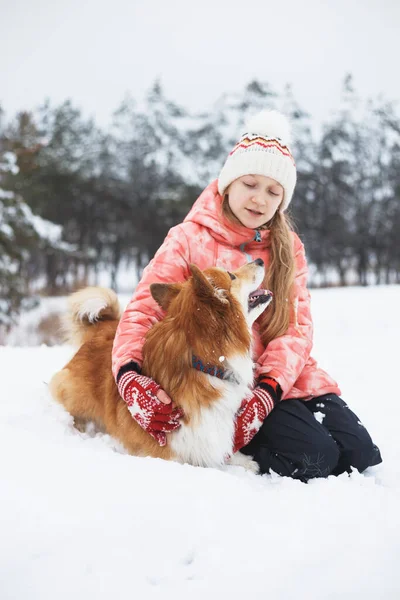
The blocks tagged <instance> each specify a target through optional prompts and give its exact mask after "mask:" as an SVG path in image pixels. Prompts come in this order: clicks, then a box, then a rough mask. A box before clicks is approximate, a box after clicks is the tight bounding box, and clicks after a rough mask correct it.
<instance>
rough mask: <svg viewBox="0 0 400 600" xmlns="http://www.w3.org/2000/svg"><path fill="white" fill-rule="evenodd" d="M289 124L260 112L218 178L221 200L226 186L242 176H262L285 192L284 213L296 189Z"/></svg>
mask: <svg viewBox="0 0 400 600" xmlns="http://www.w3.org/2000/svg"><path fill="white" fill-rule="evenodd" d="M290 142H291V139H290V123H289V121H288V119H287V118H286V117H285V115H283V114H282V113H279V112H278V111H276V110H263V111H261V112H260V113H258V114H256V115H255V116H254V117H253V118H252V119H250V121H249V122H248V123H247V126H246V133H245V134H243V135H242V137H241V138H240V140H239V141H238V143H237V144H236V145H235V147H234V148H233V150H232V152H231V153H230V154H229V156H228V158H227V159H226V161H225V164H224V166H223V167H222V170H221V173H220V174H219V177H218V192H219V193H220V194H221V196H223V195H224V192H225V190H226V188H227V187H228V185H229V184H230V183H232V181H234V180H235V179H237V178H238V177H242V176H243V175H265V176H266V177H271V178H272V179H275V180H276V181H277V182H278V183H280V184H281V186H282V187H283V189H284V196H283V202H282V206H281V210H286V209H287V207H288V206H289V203H290V201H291V199H292V196H293V191H294V187H295V185H296V164H295V162H294V158H293V156H292V154H291V152H290V150H289V148H288V144H290Z"/></svg>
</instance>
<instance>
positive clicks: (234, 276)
mask: <svg viewBox="0 0 400 600" xmlns="http://www.w3.org/2000/svg"><path fill="white" fill-rule="evenodd" d="M228 275H229V277H230V278H231V279H232V280H233V279H236V275H234V274H233V273H229V271H228Z"/></svg>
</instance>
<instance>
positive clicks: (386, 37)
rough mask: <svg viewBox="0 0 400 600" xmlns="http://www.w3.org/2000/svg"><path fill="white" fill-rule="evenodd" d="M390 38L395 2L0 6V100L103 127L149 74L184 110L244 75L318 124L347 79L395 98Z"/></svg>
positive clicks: (397, 11) (394, 38) (395, 46)
mask: <svg viewBox="0 0 400 600" xmlns="http://www.w3.org/2000/svg"><path fill="white" fill-rule="evenodd" d="M399 40H400V0H337V1H335V0H328V1H324V0H274V1H270V0H240V1H239V0H197V1H196V2H193V1H191V0H142V1H138V0H112V1H106V0H41V1H39V0H12V1H10V0H0V105H2V106H3V108H5V110H6V112H7V115H11V114H13V113H14V112H15V111H17V110H19V109H32V108H34V107H35V106H37V105H38V104H39V103H41V102H42V101H43V100H44V98H45V97H46V96H48V97H50V98H51V99H52V100H54V102H62V101H63V100H65V99H66V98H68V97H70V98H72V99H73V100H74V102H75V103H76V104H77V105H79V106H80V107H81V108H83V109H84V111H85V113H86V114H91V115H93V116H94V117H95V118H96V120H97V121H98V123H99V124H101V125H106V124H107V122H108V119H109V118H110V115H111V112H112V111H113V110H114V109H115V108H117V106H118V104H119V103H120V102H121V101H122V99H123V97H124V94H125V93H126V92H131V93H132V95H133V96H134V97H139V98H140V97H143V94H144V93H145V91H146V90H147V89H148V88H149V86H150V85H151V84H152V83H153V82H154V80H155V79H156V78H160V79H161V81H162V83H163V85H164V89H165V91H166V93H167V95H168V96H169V97H171V98H172V99H174V100H176V101H177V102H178V103H181V104H183V105H184V106H186V107H187V108H190V109H193V110H202V109H207V108H209V107H210V106H211V104H212V103H213V101H214V100H216V99H217V98H218V97H219V96H220V95H221V94H222V93H224V92H229V91H239V90H240V89H241V88H243V86H244V85H245V84H246V83H247V82H249V81H250V80H252V79H254V78H256V79H259V80H261V81H268V82H269V83H270V84H271V86H272V88H273V89H275V90H276V91H281V90H283V89H284V86H285V84H286V83H291V84H292V85H293V91H294V96H295V98H296V99H297V100H298V102H299V103H300V104H301V105H302V107H303V108H304V109H306V110H308V111H309V112H311V114H312V116H313V117H314V118H315V119H316V120H320V119H323V118H324V117H325V116H326V115H327V114H328V113H329V111H330V110H331V109H332V108H334V107H335V106H337V105H338V99H339V95H340V87H341V82H342V80H343V78H344V76H345V74H346V73H347V72H350V73H352V74H353V75H354V78H355V79H354V83H355V87H356V90H358V91H359V93H360V94H361V95H362V96H363V97H367V96H376V95H378V94H380V93H382V94H383V95H384V96H385V97H386V98H388V99H391V100H399V99H400V77H399V72H400V68H399V57H400V42H399Z"/></svg>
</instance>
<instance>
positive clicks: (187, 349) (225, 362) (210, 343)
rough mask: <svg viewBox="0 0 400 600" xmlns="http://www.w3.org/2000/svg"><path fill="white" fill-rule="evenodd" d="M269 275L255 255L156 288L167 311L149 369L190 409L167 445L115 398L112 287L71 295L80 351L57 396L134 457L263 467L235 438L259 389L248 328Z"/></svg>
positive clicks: (146, 353) (70, 321) (267, 297)
mask: <svg viewBox="0 0 400 600" xmlns="http://www.w3.org/2000/svg"><path fill="white" fill-rule="evenodd" d="M263 279H264V263H263V261H262V260H261V259H257V260H255V261H254V262H252V263H249V264H246V265H244V266H242V267H241V268H240V269H238V270H237V271H235V272H234V273H228V272H227V271H224V270H222V269H219V268H216V267H215V268H214V267H213V268H210V269H206V270H205V271H200V270H199V269H198V268H197V267H196V266H195V265H191V277H190V278H189V279H188V280H186V281H185V282H183V283H170V284H165V283H153V284H151V286H150V291H151V294H152V296H153V298H154V299H155V300H156V302H157V303H158V304H159V305H160V306H161V308H162V309H163V310H164V311H165V317H164V319H163V320H162V321H159V322H157V323H156V324H155V325H153V327H152V328H151V329H150V330H149V332H148V334H147V336H146V340H145V344H144V348H143V367H142V373H143V374H144V375H147V376H149V377H152V378H153V379H154V380H155V381H156V382H157V383H158V384H160V386H161V387H162V389H164V390H165V391H166V393H167V394H168V395H169V396H170V398H172V400H173V402H174V404H175V405H177V406H180V407H181V408H182V409H183V412H184V417H183V419H182V420H181V423H182V425H181V427H180V428H179V429H177V430H176V431H173V432H171V433H169V434H168V435H167V445H166V446H163V447H160V446H159V445H158V444H157V442H156V441H155V440H154V439H153V438H152V436H151V435H150V434H148V433H147V432H146V431H144V430H143V429H142V428H141V427H140V426H139V425H138V424H137V423H136V421H135V420H134V419H133V417H132V416H131V414H130V412H129V408H128V406H127V405H126V403H125V402H124V401H123V400H122V398H120V396H119V394H118V390H117V386H116V383H115V381H114V378H113V375H112V372H111V351H112V345H113V339H114V336H115V331H116V327H117V324H118V319H119V317H120V308H119V304H118V299H117V296H116V295H115V294H114V292H112V291H111V290H108V289H104V288H96V287H92V288H85V289H83V290H81V291H79V292H76V293H75V294H72V295H71V296H70V298H69V313H68V314H67V315H66V322H67V333H68V337H69V340H70V341H72V342H75V343H76V344H77V345H79V346H80V347H79V349H78V351H77V352H76V354H75V355H74V357H73V358H72V359H71V360H70V362H69V363H68V364H67V365H66V366H65V367H64V369H62V370H61V371H59V372H58V373H56V374H55V375H54V377H53V378H52V380H51V382H50V391H51V394H52V395H53V397H54V398H55V399H56V400H57V401H58V402H60V403H61V404H63V405H64V407H65V408H66V409H67V411H68V412H69V413H70V414H71V415H73V417H74V418H75V422H76V423H80V422H82V421H94V422H95V423H96V424H97V425H98V426H99V427H100V428H101V429H102V430H103V431H106V432H107V433H109V434H110V435H111V436H113V437H114V438H116V439H117V440H119V441H120V442H122V444H123V445H124V447H125V448H126V450H127V451H128V452H129V453H130V454H133V455H136V456H153V457H158V458H164V459H167V460H176V461H179V462H182V463H184V462H186V463H189V464H192V465H198V466H204V467H220V466H222V465H223V464H224V463H225V462H226V461H227V460H229V462H230V464H240V465H242V466H245V467H246V468H249V469H252V470H254V471H256V470H257V465H256V463H255V462H254V461H252V459H251V458H250V457H248V456H245V455H244V454H241V453H240V452H237V453H235V454H233V455H232V445H233V444H232V442H233V436H234V426H235V415H236V412H237V411H238V409H239V408H240V405H241V403H242V401H243V399H244V398H245V397H246V396H247V395H249V393H250V389H251V388H252V386H253V362H252V358H251V327H252V324H253V322H254V321H255V320H256V319H257V317H258V316H259V315H260V314H261V313H262V312H263V311H264V310H265V309H266V308H267V306H268V305H269V304H270V302H271V299H272V294H271V292H268V291H266V290H263V289H258V288H259V286H260V285H261V283H262V281H263ZM228 457H229V459H228Z"/></svg>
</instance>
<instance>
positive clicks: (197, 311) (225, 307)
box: [150, 258, 272, 329]
mask: <svg viewBox="0 0 400 600" xmlns="http://www.w3.org/2000/svg"><path fill="white" fill-rule="evenodd" d="M190 270H191V274H192V276H191V277H190V278H189V279H188V280H187V281H185V282H184V283H152V284H151V285H150V291H151V295H152V296H153V298H154V299H155V300H156V302H157V303H158V304H159V305H160V306H161V308H163V309H164V310H165V311H166V312H167V313H168V315H169V316H174V317H179V316H182V315H184V316H188V315H191V318H192V319H193V320H194V321H198V320H201V321H203V322H204V323H205V324H206V326H207V323H208V327H210V328H211V329H213V327H211V324H212V323H216V322H225V324H226V325H227V326H230V327H233V326H234V323H235V321H237V320H238V319H241V318H242V319H243V318H244V319H245V321H246V323H247V325H248V326H249V327H250V326H251V325H252V324H253V322H254V321H255V320H256V319H257V317H259V316H260V314H261V313H262V312H263V311H264V310H265V309H266V308H267V306H268V305H269V304H270V302H271V300H272V292H269V291H267V290H264V289H260V288H259V286H260V285H261V283H262V281H263V279H264V274H265V269H264V262H263V261H262V260H261V259H260V258H258V259H256V260H255V261H253V262H251V263H248V264H245V265H243V266H242V267H240V268H239V269H237V270H236V271H234V272H231V273H230V272H228V271H225V270H224V269H220V268H218V267H212V268H210V269H206V270H205V271H201V270H200V269H199V268H198V267H196V265H191V266H190Z"/></svg>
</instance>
